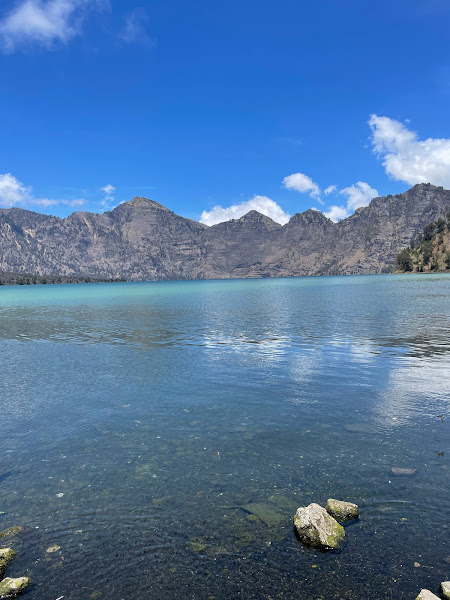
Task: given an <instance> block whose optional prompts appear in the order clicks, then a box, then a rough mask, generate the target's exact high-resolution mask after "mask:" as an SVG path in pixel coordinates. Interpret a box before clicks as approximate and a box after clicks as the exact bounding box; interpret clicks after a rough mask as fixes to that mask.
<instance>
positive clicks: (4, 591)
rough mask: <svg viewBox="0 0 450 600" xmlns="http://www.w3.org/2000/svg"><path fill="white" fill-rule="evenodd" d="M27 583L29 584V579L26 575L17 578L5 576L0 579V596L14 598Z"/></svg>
mask: <svg viewBox="0 0 450 600" xmlns="http://www.w3.org/2000/svg"><path fill="white" fill-rule="evenodd" d="M29 585H31V579H29V578H28V577H18V578H17V579H12V578H11V577H7V578H6V579H4V580H3V581H0V598H2V599H3V598H16V597H17V596H18V595H19V594H21V593H22V592H24V591H25V590H26V589H27V587H28V586H29Z"/></svg>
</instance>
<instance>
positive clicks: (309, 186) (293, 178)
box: [283, 173, 320, 198]
mask: <svg viewBox="0 0 450 600" xmlns="http://www.w3.org/2000/svg"><path fill="white" fill-rule="evenodd" d="M283 185H284V187H285V188H286V189H288V190H295V191H296V192H300V193H302V194H307V193H309V195H310V196H311V198H318V197H319V196H320V187H319V186H318V185H317V183H315V182H314V181H313V180H312V179H311V177H308V175H304V174H303V173H293V174H292V175H288V176H287V177H285V178H284V179H283Z"/></svg>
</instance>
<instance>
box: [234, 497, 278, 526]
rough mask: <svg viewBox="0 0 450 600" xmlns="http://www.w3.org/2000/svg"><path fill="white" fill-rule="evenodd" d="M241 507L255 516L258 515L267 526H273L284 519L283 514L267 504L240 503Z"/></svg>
mask: <svg viewBox="0 0 450 600" xmlns="http://www.w3.org/2000/svg"><path fill="white" fill-rule="evenodd" d="M242 508H243V509H244V510H245V511H247V512H248V513H250V514H252V515H254V516H255V517H258V519H260V520H261V521H262V522H263V523H264V524H265V525H267V526H268V527H275V526H276V525H280V524H281V523H282V522H283V521H284V517H283V515H281V514H280V513H279V512H278V511H277V510H275V509H274V508H273V507H272V506H270V505H269V504H263V503H261V502H251V503H250V504H244V505H242Z"/></svg>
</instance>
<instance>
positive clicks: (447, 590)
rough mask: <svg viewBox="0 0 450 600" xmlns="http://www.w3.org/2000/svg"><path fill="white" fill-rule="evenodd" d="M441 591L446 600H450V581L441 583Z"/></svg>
mask: <svg viewBox="0 0 450 600" xmlns="http://www.w3.org/2000/svg"><path fill="white" fill-rule="evenodd" d="M441 590H442V597H443V598H444V600H450V581H443V582H442V583H441Z"/></svg>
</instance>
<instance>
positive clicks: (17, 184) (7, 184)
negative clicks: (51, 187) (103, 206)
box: [0, 173, 86, 208]
mask: <svg viewBox="0 0 450 600" xmlns="http://www.w3.org/2000/svg"><path fill="white" fill-rule="evenodd" d="M85 203H86V200H84V199H83V198H78V199H76V200H54V199H51V198H34V197H33V195H32V190H31V188H30V187H25V186H24V184H23V183H22V182H21V181H19V180H18V179H17V178H16V177H14V175H11V173H3V174H0V206H2V207H3V208H11V207H12V206H29V205H32V206H33V205H34V206H43V207H47V206H55V205H58V204H62V205H65V206H82V205H83V204H85Z"/></svg>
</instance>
